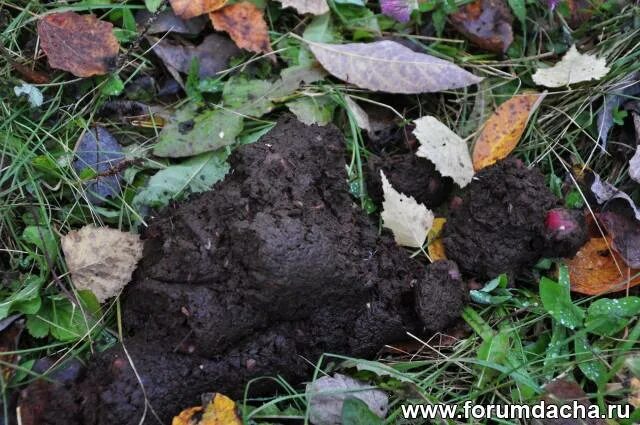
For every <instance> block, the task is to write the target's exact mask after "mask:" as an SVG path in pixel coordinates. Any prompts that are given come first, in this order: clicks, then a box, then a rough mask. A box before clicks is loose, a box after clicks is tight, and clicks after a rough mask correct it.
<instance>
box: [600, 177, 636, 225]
mask: <svg viewBox="0 0 640 425" xmlns="http://www.w3.org/2000/svg"><path fill="white" fill-rule="evenodd" d="M593 178H594V179H593V183H591V186H590V188H589V189H590V190H591V193H593V195H594V197H595V198H596V202H597V203H598V204H600V205H603V210H604V209H605V208H607V206H608V205H609V204H610V203H611V204H613V203H614V202H621V203H622V204H623V206H624V207H625V208H626V209H628V210H629V212H630V213H631V214H632V215H633V216H634V217H635V218H636V220H638V221H640V209H638V207H637V206H636V204H635V202H633V199H631V197H630V196H629V195H627V194H626V193H624V192H623V191H621V190H620V189H618V188H617V187H615V186H614V185H612V184H611V183H609V182H607V181H605V180H602V179H601V178H600V176H599V175H597V174H594V176H593Z"/></svg>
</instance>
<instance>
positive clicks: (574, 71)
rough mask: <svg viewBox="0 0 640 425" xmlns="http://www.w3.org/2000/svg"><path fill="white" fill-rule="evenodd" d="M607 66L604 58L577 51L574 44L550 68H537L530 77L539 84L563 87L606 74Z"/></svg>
mask: <svg viewBox="0 0 640 425" xmlns="http://www.w3.org/2000/svg"><path fill="white" fill-rule="evenodd" d="M608 72H609V68H608V67H607V61H606V59H604V58H600V59H598V58H597V57H596V56H595V55H589V54H582V53H580V52H578V49H577V48H576V46H575V44H574V45H573V46H571V48H570V49H569V51H568V52H567V53H566V54H565V55H564V56H563V57H562V59H561V60H560V62H558V63H556V64H555V65H554V66H552V67H551V68H544V69H538V70H537V71H536V72H535V74H533V75H532V76H531V77H532V78H533V81H534V82H535V83H536V84H537V85H539V86H545V87H564V86H568V85H571V84H575V83H581V82H584V81H590V80H599V79H600V78H602V77H604V76H605V75H607V73H608Z"/></svg>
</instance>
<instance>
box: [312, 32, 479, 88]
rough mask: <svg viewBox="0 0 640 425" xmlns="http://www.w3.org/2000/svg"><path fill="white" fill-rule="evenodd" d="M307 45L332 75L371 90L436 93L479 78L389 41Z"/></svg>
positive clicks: (467, 83)
mask: <svg viewBox="0 0 640 425" xmlns="http://www.w3.org/2000/svg"><path fill="white" fill-rule="evenodd" d="M309 48H310V49H311V51H312V52H313V54H314V55H315V57H316V58H317V59H318V61H319V62H320V63H321V64H322V66H323V67H324V68H325V69H326V70H327V71H329V73H331V74H332V75H333V76H335V77H337V78H339V79H341V80H343V81H346V82H348V83H351V84H354V85H356V86H358V87H361V88H365V89H369V90H374V91H382V92H388V93H428V92H438V91H443V90H449V89H456V88H461V87H467V86H470V85H472V84H477V83H478V82H480V81H481V80H482V78H480V77H476V76H475V75H473V74H471V73H470V72H467V71H465V70H464V69H462V68H460V67H459V66H457V65H456V64H454V63H451V62H447V61H445V60H442V59H438V58H435V57H433V56H429V55H426V54H424V53H416V52H414V51H413V50H411V49H409V48H407V47H404V46H403V45H401V44H399V43H396V42H394V41H389V40H383V41H376V42H373V43H349V44H326V43H315V42H309Z"/></svg>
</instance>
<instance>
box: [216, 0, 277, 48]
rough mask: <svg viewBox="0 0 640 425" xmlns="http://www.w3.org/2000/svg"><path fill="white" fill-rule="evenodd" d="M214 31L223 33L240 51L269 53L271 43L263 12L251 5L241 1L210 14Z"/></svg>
mask: <svg viewBox="0 0 640 425" xmlns="http://www.w3.org/2000/svg"><path fill="white" fill-rule="evenodd" d="M209 17H210V18H211V23H212V24H213V28H214V29H215V30H216V31H225V32H227V33H228V34H229V36H230V37H231V39H232V40H233V41H234V42H235V43H236V45H237V46H238V47H240V48H241V49H245V50H249V51H251V52H256V53H269V52H271V51H272V50H271V42H270V41H269V32H268V28H267V23H266V22H265V20H264V16H263V12H262V10H261V9H259V8H258V7H257V6H256V5H254V4H253V3H249V2H248V1H243V2H241V3H236V4H232V5H231V6H227V7H225V8H224V9H221V10H218V11H216V12H213V13H210V14H209Z"/></svg>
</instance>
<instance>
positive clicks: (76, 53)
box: [38, 12, 120, 77]
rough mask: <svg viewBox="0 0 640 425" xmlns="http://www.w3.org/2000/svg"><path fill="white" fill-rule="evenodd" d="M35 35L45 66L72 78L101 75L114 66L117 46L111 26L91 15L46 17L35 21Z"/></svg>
mask: <svg viewBox="0 0 640 425" xmlns="http://www.w3.org/2000/svg"><path fill="white" fill-rule="evenodd" d="M38 36H39V37H40V46H41V47H42V50H43V51H44V53H45V54H46V55H47V58H48V59H49V65H50V66H51V67H52V68H56V69H62V70H65V71H69V72H71V73H72V74H73V75H75V76H76V77H91V76H93V75H104V74H107V73H109V71H110V70H111V69H112V68H113V67H114V66H115V64H116V57H117V55H118V49H119V48H120V45H119V44H118V40H117V39H116V37H115V36H114V35H113V25H112V24H111V23H109V22H104V21H100V20H98V18H96V17H95V16H94V15H79V14H77V13H75V12H63V13H52V14H50V15H46V16H44V17H43V18H42V19H40V20H39V21H38Z"/></svg>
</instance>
